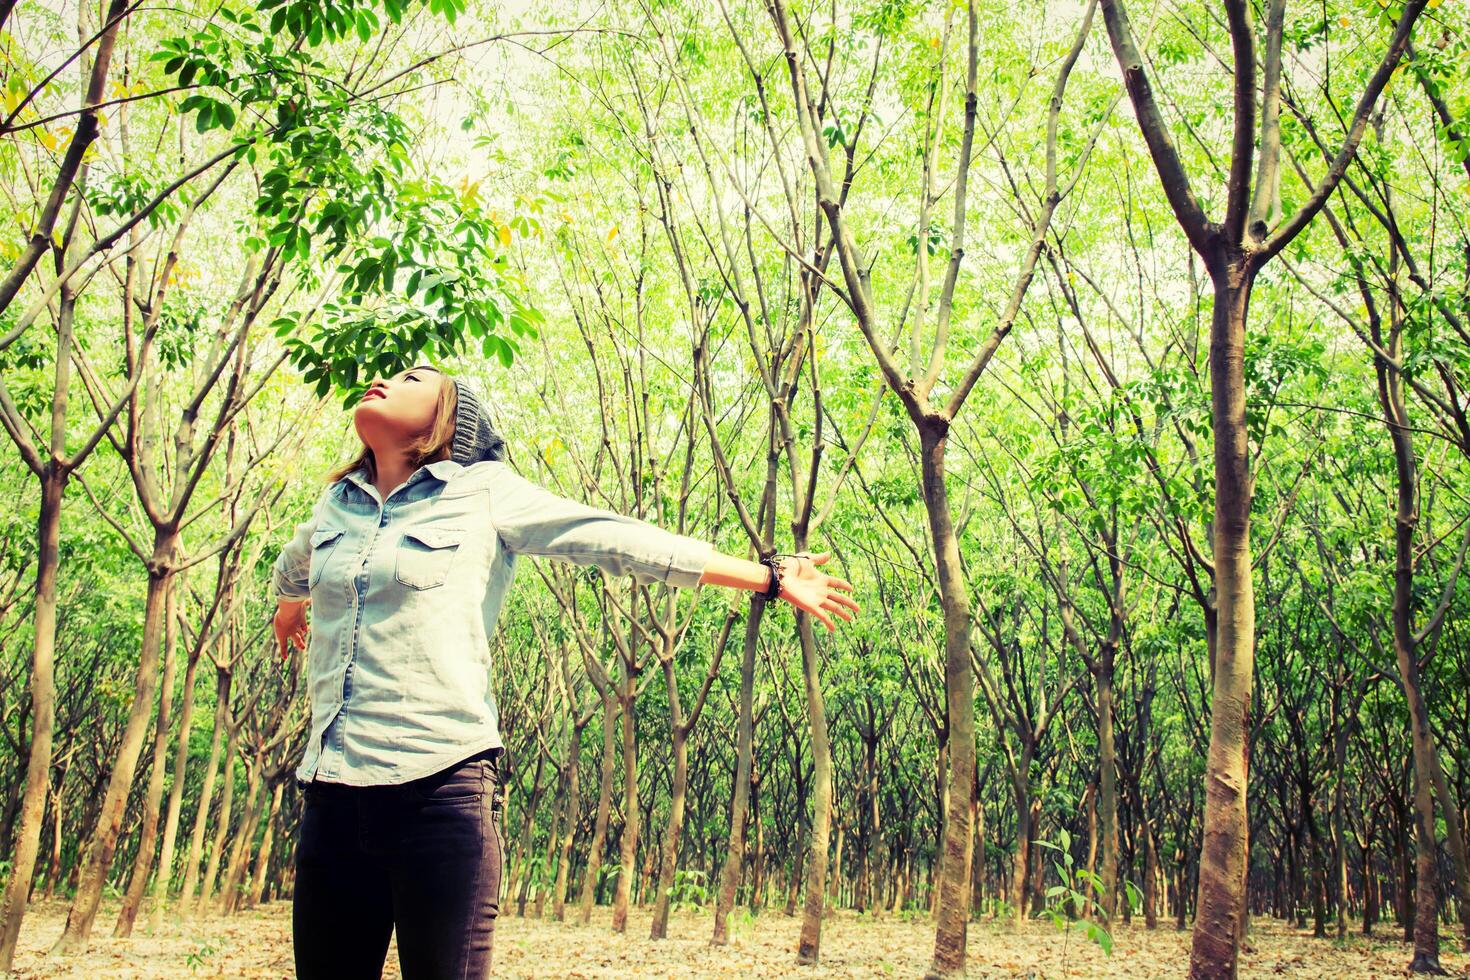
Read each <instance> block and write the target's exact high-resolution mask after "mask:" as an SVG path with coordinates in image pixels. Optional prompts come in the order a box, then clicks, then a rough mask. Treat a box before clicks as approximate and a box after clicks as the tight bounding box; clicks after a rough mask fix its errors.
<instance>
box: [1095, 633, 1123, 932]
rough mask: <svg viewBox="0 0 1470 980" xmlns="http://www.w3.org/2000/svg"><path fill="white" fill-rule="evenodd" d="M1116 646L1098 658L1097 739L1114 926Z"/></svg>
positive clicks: (1106, 910)
mask: <svg viewBox="0 0 1470 980" xmlns="http://www.w3.org/2000/svg"><path fill="white" fill-rule="evenodd" d="M1113 656H1114V655H1113V648H1112V645H1111V644H1104V646H1103V649H1102V651H1101V655H1100V656H1099V658H1098V666H1099V668H1100V669H1099V670H1098V673H1097V677H1096V680H1097V742H1098V769H1099V770H1100V772H1099V779H1098V784H1099V787H1098V808H1097V816H1098V823H1099V824H1101V828H1100V829H1101V831H1102V885H1103V894H1102V914H1103V920H1104V921H1105V922H1107V923H1109V924H1110V925H1111V923H1112V921H1113V918H1114V917H1115V916H1116V915H1117V914H1118V753H1117V748H1116V747H1115V746H1114V744H1113Z"/></svg>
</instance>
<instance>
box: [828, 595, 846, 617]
mask: <svg viewBox="0 0 1470 980" xmlns="http://www.w3.org/2000/svg"><path fill="white" fill-rule="evenodd" d="M839 598H840V597H839V596H835V595H834V596H828V597H827V598H826V599H824V600H822V608H823V609H826V610H827V611H828V612H832V613H836V614H837V615H838V616H840V617H841V618H843V619H845V620H851V619H852V611H851V610H849V609H848V608H847V607H846V606H844V605H842V603H840V602H839V601H838V599H839Z"/></svg>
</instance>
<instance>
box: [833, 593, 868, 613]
mask: <svg viewBox="0 0 1470 980" xmlns="http://www.w3.org/2000/svg"><path fill="white" fill-rule="evenodd" d="M827 598H828V599H830V600H831V601H833V602H835V603H837V604H839V605H843V606H846V607H847V608H849V609H860V608H862V607H861V606H859V605H858V604H857V600H856V599H854V598H853V597H852V596H850V595H843V594H842V593H841V592H832V593H829V594H828V595H827Z"/></svg>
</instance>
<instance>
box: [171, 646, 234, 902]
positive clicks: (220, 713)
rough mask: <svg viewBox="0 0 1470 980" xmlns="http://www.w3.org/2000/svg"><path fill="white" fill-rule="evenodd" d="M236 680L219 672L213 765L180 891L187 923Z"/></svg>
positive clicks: (197, 812)
mask: <svg viewBox="0 0 1470 980" xmlns="http://www.w3.org/2000/svg"><path fill="white" fill-rule="evenodd" d="M232 677H233V675H232V673H231V672H230V671H229V670H227V669H226V670H221V669H216V671H215V681H214V688H215V704H214V734H213V736H211V738H210V742H209V762H208V764H207V765H206V766H205V769H204V785H203V786H202V787H200V790H199V807H198V809H197V810H195V811H194V828H193V830H192V831H191V832H190V834H189V854H188V856H187V857H186V858H185V859H184V882H183V885H182V888H181V889H180V891H179V912H180V914H181V915H182V916H183V917H184V919H185V921H187V920H188V919H189V918H190V917H191V916H193V914H194V890H195V888H196V887H197V885H198V882H199V862H200V861H201V860H203V856H204V832H205V830H206V829H207V828H208V827H209V808H210V804H211V803H213V802H214V785H215V781H216V777H217V775H218V773H219V757H220V751H221V749H222V748H223V745H224V738H225V729H226V728H227V727H228V725H227V723H226V720H227V719H228V717H229V710H230V682H231V679H232ZM185 751H187V748H186V749H185Z"/></svg>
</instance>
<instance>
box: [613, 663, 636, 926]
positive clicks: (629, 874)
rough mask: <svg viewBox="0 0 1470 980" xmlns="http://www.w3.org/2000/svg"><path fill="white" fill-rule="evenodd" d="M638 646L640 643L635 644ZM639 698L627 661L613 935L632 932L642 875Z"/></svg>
mask: <svg viewBox="0 0 1470 980" xmlns="http://www.w3.org/2000/svg"><path fill="white" fill-rule="evenodd" d="M634 642H636V641H634ZM637 695H638V678H637V676H636V675H635V674H634V673H633V670H632V668H631V667H630V665H629V664H628V663H627V660H626V659H625V660H624V661H623V674H622V678H621V689H620V690H619V692H618V700H619V701H620V702H621V706H622V713H623V721H622V731H623V836H622V839H621V841H620V843H621V844H622V848H621V852H620V858H621V865H620V867H621V868H622V870H621V871H619V872H618V880H617V885H616V887H615V888H614V889H613V914H612V928H613V932H626V931H627V929H628V902H629V899H630V898H631V896H632V891H633V876H634V875H636V874H637V873H638V867H637V864H638V833H639V826H638V818H639V817H640V816H642V814H641V813H640V812H639V810H638V737H637V726H636V725H635V724H634V723H633V699H634V698H635V697H637Z"/></svg>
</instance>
